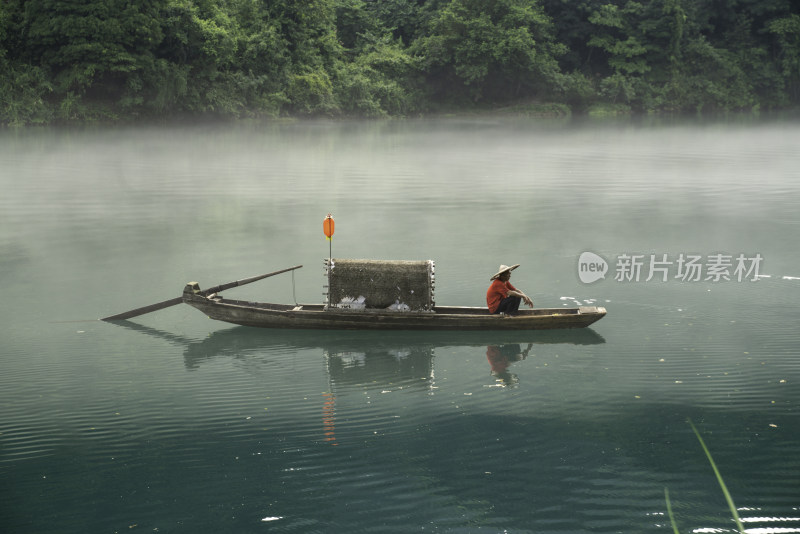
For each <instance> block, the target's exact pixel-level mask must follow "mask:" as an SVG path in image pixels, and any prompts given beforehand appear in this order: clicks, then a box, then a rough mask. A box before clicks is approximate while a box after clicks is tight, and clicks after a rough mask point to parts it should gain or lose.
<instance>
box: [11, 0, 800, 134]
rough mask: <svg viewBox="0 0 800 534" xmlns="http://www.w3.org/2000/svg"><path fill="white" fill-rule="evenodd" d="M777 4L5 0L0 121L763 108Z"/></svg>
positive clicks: (780, 66)
mask: <svg viewBox="0 0 800 534" xmlns="http://www.w3.org/2000/svg"><path fill="white" fill-rule="evenodd" d="M798 104H800V4H798V3H796V2H792V1H790V0H768V1H759V2H752V1H749V0H726V1H724V2H720V1H713V0H701V1H694V2H689V1H686V0H644V1H641V2H634V1H627V0H613V1H609V0H578V1H574V2H573V1H570V2H566V1H564V0H488V1H474V0H449V1H445V0H427V1H426V0H389V1H380V2H376V1H367V0H304V1H294V2H292V1H288V0H278V1H274V2H256V1H253V0H140V1H137V2H133V3H130V2H127V1H124V0H103V1H102V2H101V1H98V0H81V1H78V0H68V1H56V0H27V1H22V0H8V1H5V2H3V3H2V4H0V123H2V124H37V123H39V124H42V123H45V124H46V123H54V122H76V121H77V122H83V121H104V122H105V121H112V122H113V121H129V120H140V119H151V118H163V117H166V118H172V117H175V118H177V117H187V116H189V117H203V118H207V117H223V118H241V117H265V116H266V117H281V116H291V117H307V116H312V117H313V116H325V117H337V116H357V117H389V116H393V117H407V116H417V115H423V114H430V113H440V112H444V111H452V110H459V111H470V110H476V109H487V108H491V109H498V108H500V109H505V110H511V112H514V113H521V114H532V115H546V116H553V115H556V116H558V115H567V114H570V113H589V112H601V113H631V112H634V113H636V112H656V113H659V112H679V113H687V112H688V113H696V112H701V113H705V112H720V111H733V110H748V111H751V110H752V111H760V110H775V109H787V108H795V109H796V108H797V107H798Z"/></svg>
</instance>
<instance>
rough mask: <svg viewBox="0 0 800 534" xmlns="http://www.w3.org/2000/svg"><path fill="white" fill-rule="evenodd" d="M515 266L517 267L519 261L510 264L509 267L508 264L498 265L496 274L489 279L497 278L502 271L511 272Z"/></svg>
mask: <svg viewBox="0 0 800 534" xmlns="http://www.w3.org/2000/svg"><path fill="white" fill-rule="evenodd" d="M517 267H519V263H517V264H515V265H512V266H511V267H509V266H508V265H500V269H498V270H497V274H495V275H494V276H492V277H491V278H489V280H494V279H495V278H497V277H498V276H500V275H501V274H503V273H504V272H506V271H509V272H511V271H513V270H514V269H516V268H517Z"/></svg>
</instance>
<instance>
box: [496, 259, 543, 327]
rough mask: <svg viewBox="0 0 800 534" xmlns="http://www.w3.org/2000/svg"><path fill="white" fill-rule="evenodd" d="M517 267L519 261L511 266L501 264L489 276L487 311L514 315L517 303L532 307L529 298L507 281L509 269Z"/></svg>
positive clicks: (509, 277) (517, 307) (509, 275)
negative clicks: (495, 271)
mask: <svg viewBox="0 0 800 534" xmlns="http://www.w3.org/2000/svg"><path fill="white" fill-rule="evenodd" d="M517 267H519V263H517V264H516V265H512V266H511V267H509V266H508V265H501V266H500V269H499V270H498V271H497V273H496V274H495V275H494V276H492V277H491V278H490V280H492V285H490V286H489V289H488V291H486V304H487V306H488V307H489V313H492V314H494V313H504V314H506V315H514V314H516V313H517V310H519V305H520V303H522V302H525V304H527V305H528V306H530V307H531V308H533V301H532V300H531V298H530V297H529V296H528V295H526V294H525V293H524V292H522V291H520V290H519V289H517V288H516V287H514V286H513V285H512V284H511V282H510V281H509V280H510V279H511V271H513V270H514V269H516V268H517Z"/></svg>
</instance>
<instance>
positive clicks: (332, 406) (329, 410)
mask: <svg viewBox="0 0 800 534" xmlns="http://www.w3.org/2000/svg"><path fill="white" fill-rule="evenodd" d="M322 396H323V397H325V401H324V402H323V403H322V435H323V440H324V441H327V442H329V443H330V444H331V445H334V446H335V445H338V443H336V397H335V396H334V394H333V393H323V394H322Z"/></svg>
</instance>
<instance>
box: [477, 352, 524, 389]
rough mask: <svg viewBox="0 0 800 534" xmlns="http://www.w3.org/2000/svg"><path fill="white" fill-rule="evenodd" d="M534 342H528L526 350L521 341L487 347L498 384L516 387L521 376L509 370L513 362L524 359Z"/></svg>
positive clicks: (493, 373)
mask: <svg viewBox="0 0 800 534" xmlns="http://www.w3.org/2000/svg"><path fill="white" fill-rule="evenodd" d="M532 346H533V344H532V343H528V346H527V347H526V348H525V350H523V349H522V347H521V346H520V344H519V343H509V344H506V345H489V346H488V347H486V359H488V360H489V365H490V366H491V368H492V376H494V377H495V378H496V379H497V382H498V384H500V385H501V386H505V387H514V386H516V385H517V384H518V383H519V378H518V377H517V375H515V374H514V373H512V372H510V371H509V370H508V368H509V367H511V364H512V363H514V362H518V361H520V360H524V359H525V358H527V357H528V353H529V352H530V351H531V347H532Z"/></svg>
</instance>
